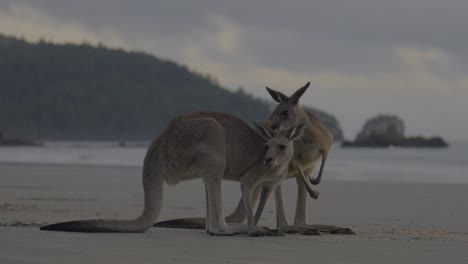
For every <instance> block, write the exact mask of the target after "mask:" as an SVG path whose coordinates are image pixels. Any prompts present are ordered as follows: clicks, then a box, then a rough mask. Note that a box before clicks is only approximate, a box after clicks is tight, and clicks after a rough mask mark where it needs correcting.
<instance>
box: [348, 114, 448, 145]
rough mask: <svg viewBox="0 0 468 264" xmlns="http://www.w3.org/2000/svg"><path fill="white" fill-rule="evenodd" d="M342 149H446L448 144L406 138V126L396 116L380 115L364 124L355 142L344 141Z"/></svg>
mask: <svg viewBox="0 0 468 264" xmlns="http://www.w3.org/2000/svg"><path fill="white" fill-rule="evenodd" d="M341 146H342V147H377V148H386V147H389V146H398V147H427V148H445V147H448V143H447V142H446V141H445V140H444V139H443V138H441V137H439V136H435V137H430V138H426V137H423V136H409V137H405V124H404V122H403V120H401V119H400V118H399V117H397V116H395V115H378V116H376V117H373V118H370V119H369V120H367V121H366V122H365V123H364V126H363V128H362V129H361V131H360V132H359V134H358V135H357V137H356V140H354V141H346V140H345V141H343V143H342V145H341Z"/></svg>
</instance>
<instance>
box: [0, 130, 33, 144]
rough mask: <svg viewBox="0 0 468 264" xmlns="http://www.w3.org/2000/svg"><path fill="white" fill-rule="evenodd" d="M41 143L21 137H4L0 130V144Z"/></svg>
mask: <svg viewBox="0 0 468 264" xmlns="http://www.w3.org/2000/svg"><path fill="white" fill-rule="evenodd" d="M41 145H42V143H40V142H35V141H32V140H27V139H22V138H11V137H5V136H4V135H3V133H2V132H1V131H0V146H41Z"/></svg>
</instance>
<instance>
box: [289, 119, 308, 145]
mask: <svg viewBox="0 0 468 264" xmlns="http://www.w3.org/2000/svg"><path fill="white" fill-rule="evenodd" d="M306 126H307V122H306V121H302V122H301V123H300V124H299V125H296V126H293V127H292V128H290V129H289V131H288V138H289V140H291V141H294V140H298V139H300V138H301V137H302V134H303V133H304V129H305V127H306Z"/></svg>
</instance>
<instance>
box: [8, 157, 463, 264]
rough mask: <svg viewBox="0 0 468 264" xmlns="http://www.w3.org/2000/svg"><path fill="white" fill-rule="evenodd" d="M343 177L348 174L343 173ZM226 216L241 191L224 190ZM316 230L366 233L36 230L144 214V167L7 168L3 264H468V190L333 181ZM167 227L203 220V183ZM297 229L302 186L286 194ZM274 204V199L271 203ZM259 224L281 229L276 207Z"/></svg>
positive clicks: (188, 192) (326, 185)
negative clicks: (332, 227) (180, 221)
mask: <svg viewBox="0 0 468 264" xmlns="http://www.w3.org/2000/svg"><path fill="white" fill-rule="evenodd" d="M337 173H344V172H341V171H338V172H337ZM223 188H224V189H223V191H224V203H225V211H226V212H230V211H231V210H232V209H233V208H234V207H235V205H236V203H237V201H238V199H239V195H240V188H239V184H238V183H235V182H225V184H224V186H223ZM316 188H317V189H318V190H319V191H320V193H321V194H320V197H319V199H318V200H317V201H312V200H310V201H309V207H308V208H309V212H308V214H309V222H311V223H316V224H335V225H341V226H344V227H350V228H352V229H353V230H354V231H355V232H357V235H355V236H344V235H322V236H301V235H286V236H284V237H260V238H250V237H245V236H238V237H211V236H209V235H207V234H205V233H203V232H201V231H199V230H180V229H179V230H177V229H164V228H151V229H150V230H149V231H147V232H146V233H143V234H79V233H64V232H45V231H40V230H39V229H38V227H37V226H40V225H42V224H46V223H49V224H50V223H55V222H58V221H65V220H76V219H86V218H121V219H125V218H132V217H135V216H137V215H138V214H139V213H140V212H141V209H142V200H143V194H142V188H141V169H140V168H138V167H128V166H122V167H118V166H108V167H105V166H84V165H39V164H8V163H3V164H1V163H0V263H181V262H182V263H184V262H185V263H287V262H291V263H311V262H317V263H376V262H379V263H410V262H412V263H467V261H468V250H467V249H468V224H466V223H468V202H467V201H468V185H466V184H440V183H437V184H436V183H403V182H377V181H345V180H337V179H325V180H324V181H323V182H322V184H321V185H319V186H317V187H316ZM164 191H165V193H164V202H163V209H162V211H161V214H160V219H159V220H166V219H171V218H176V217H188V216H203V214H204V212H205V208H204V207H205V204H204V203H205V202H204V197H205V195H204V189H203V184H202V182H201V181H190V182H184V183H181V184H179V185H176V186H166V188H165V190H164ZM284 193H285V199H286V201H285V205H286V209H287V213H288V216H289V220H290V221H291V219H292V216H293V212H294V209H295V208H294V205H295V193H296V189H295V182H293V181H288V182H286V183H285V186H284ZM271 200H272V199H271ZM260 225H266V226H269V227H274V225H275V212H274V205H273V202H272V201H270V202H269V203H268V204H267V208H266V209H265V212H264V215H263V219H262V220H261V223H260Z"/></svg>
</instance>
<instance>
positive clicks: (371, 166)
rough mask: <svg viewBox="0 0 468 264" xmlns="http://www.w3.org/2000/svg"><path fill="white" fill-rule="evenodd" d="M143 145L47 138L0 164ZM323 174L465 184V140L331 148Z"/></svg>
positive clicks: (136, 151) (132, 158)
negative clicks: (442, 145)
mask: <svg viewBox="0 0 468 264" xmlns="http://www.w3.org/2000/svg"><path fill="white" fill-rule="evenodd" d="M147 145H148V142H126V145H125V147H121V146H120V145H119V143H118V142H46V144H45V146H43V147H0V162H2V163H39V164H57V165H59V164H74V165H80V164H81V165H97V166H132V167H141V166H142V165H143V158H144V155H145V153H146V147H147ZM317 171H318V170H317ZM317 171H316V172H315V173H317ZM0 177H1V171H0ZM323 177H324V180H327V179H334V180H349V181H390V182H394V181H397V182H433V183H453V184H457V183H465V184H466V183H468V144H452V145H451V146H450V147H449V148H446V149H424V148H421V149H418V148H389V149H366V148H344V149H343V148H340V147H339V146H334V147H333V148H332V151H331V153H330V158H329V160H328V162H327V166H326V168H325V174H324V176H323Z"/></svg>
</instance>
